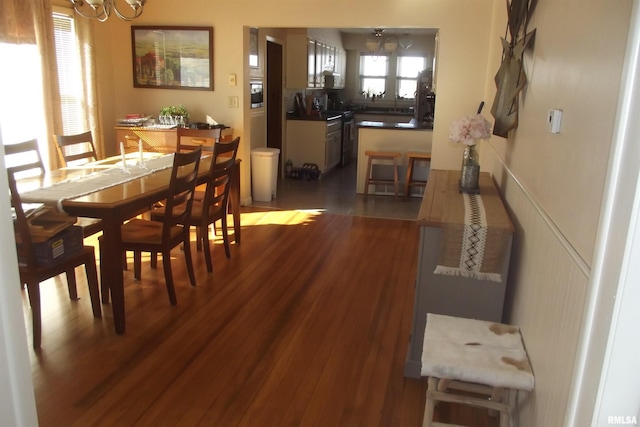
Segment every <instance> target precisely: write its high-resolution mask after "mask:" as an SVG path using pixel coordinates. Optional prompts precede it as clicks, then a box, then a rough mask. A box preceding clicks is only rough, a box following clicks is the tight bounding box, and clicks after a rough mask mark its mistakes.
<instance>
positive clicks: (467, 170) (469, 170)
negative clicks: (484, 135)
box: [460, 145, 480, 193]
mask: <svg viewBox="0 0 640 427" xmlns="http://www.w3.org/2000/svg"><path fill="white" fill-rule="evenodd" d="M479 180H480V156H479V155H478V150H476V146H475V145H467V146H466V147H465V149H464V153H463V154H462V168H461V171H460V191H461V192H463V193H479V192H480V186H479V184H478V182H479Z"/></svg>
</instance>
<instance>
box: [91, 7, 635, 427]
mask: <svg viewBox="0 0 640 427" xmlns="http://www.w3.org/2000/svg"><path fill="white" fill-rule="evenodd" d="M630 5H631V0H617V1H608V2H595V1H589V2H580V3H576V2H567V1H555V0H540V2H539V4H538V10H537V11H536V13H535V15H534V20H533V22H532V27H535V28H537V29H538V33H537V37H536V41H535V49H534V50H533V52H530V53H528V54H527V56H526V69H527V73H528V75H529V79H530V83H529V86H528V87H527V89H526V92H525V93H524V96H523V103H522V111H521V116H520V126H519V128H518V130H517V132H514V133H513V134H512V135H511V136H510V137H509V139H508V140H504V139H502V138H493V139H492V140H491V141H490V142H489V143H487V144H484V143H483V146H482V147H481V164H482V168H483V170H488V171H491V172H492V173H493V174H494V175H495V176H496V179H497V181H498V184H499V185H500V187H501V191H502V193H503V195H504V197H505V201H506V203H507V205H508V207H509V210H510V211H511V213H512V215H513V219H514V223H515V225H516V236H515V239H514V254H513V256H512V260H513V263H512V268H511V273H510V282H509V295H508V299H507V318H506V320H507V321H511V322H514V323H517V324H519V325H520V326H521V327H522V330H523V333H524V337H525V342H526V345H527V348H528V349H529V352H530V355H531V358H532V362H533V367H534V370H535V374H536V390H535V392H534V393H533V394H532V395H531V396H529V397H528V398H527V399H526V401H525V402H524V405H523V410H522V415H521V423H520V425H521V426H532V427H533V426H542V425H545V426H546V425H549V426H551V425H562V424H563V421H564V417H565V411H566V405H567V402H568V395H569V393H570V387H571V372H572V370H573V364H574V360H575V351H576V348H577V341H578V336H579V329H580V324H581V320H582V319H581V316H582V311H583V304H584V299H585V294H586V292H587V283H588V281H589V275H590V268H591V259H592V252H593V248H594V241H595V238H596V229H597V224H598V217H599V210H600V203H601V200H602V191H603V187H604V179H605V171H606V168H607V158H608V152H609V146H610V143H611V136H612V135H611V134H612V123H613V118H614V116H615V107H616V101H617V88H618V85H619V78H620V70H621V64H622V58H623V48H624V42H625V35H626V31H627V23H628V16H629V11H630V7H631V6H630ZM578 6H579V8H578ZM504 7H505V6H504V1H502V0H495V1H492V0H481V1H480V0H448V1H446V2H443V1H437V0H423V1H420V2H416V1H395V2H389V1H385V2H382V1H379V0H375V1H371V0H352V1H350V2H349V9H350V10H366V11H367V13H362V14H356V13H342V14H340V13H336V12H335V11H336V10H344V9H345V6H344V2H343V1H338V0H325V1H324V2H322V3H321V4H319V3H317V2H311V1H303V0H298V1H295V2H292V1H286V0H272V1H269V2H265V1H261V0H245V1H238V2H228V1H227V2H222V1H210V0H191V1H182V2H170V1H166V0H165V1H163V0H151V1H149V2H148V4H147V6H146V7H145V13H144V15H143V17H142V18H141V19H139V20H137V21H136V22H135V24H136V25H149V24H161V25H192V26H194V25H204V26H213V27H214V57H215V66H214V86H215V90H214V91H213V92H201V91H179V90H160V89H134V88H133V86H132V77H131V75H132V70H131V49H130V43H131V41H130V31H129V26H130V24H129V23H124V22H121V21H119V20H117V19H114V18H112V19H111V20H110V22H108V23H106V24H96V25H95V29H96V49H97V50H98V58H99V62H100V64H99V65H100V87H101V92H100V101H101V104H102V105H103V107H104V108H103V124H104V128H105V130H106V132H105V133H106V135H105V136H106V139H105V140H106V141H109V140H113V138H114V134H109V132H110V129H111V125H112V124H113V123H115V120H116V118H118V117H121V116H123V115H124V114H126V113H128V112H146V113H154V112H157V111H158V109H159V108H160V107H161V106H162V105H166V104H175V103H183V104H185V105H187V106H188V107H189V109H190V110H191V111H192V119H193V120H201V119H203V118H204V114H209V115H212V116H213V117H214V118H215V119H216V120H218V121H220V122H223V123H225V124H228V125H230V126H232V127H233V128H234V129H235V130H236V135H240V136H243V137H245V136H246V137H249V136H250V133H251V130H250V125H249V116H248V113H247V110H246V109H245V108H244V107H245V104H246V102H247V99H246V96H245V95H244V94H243V90H242V88H243V87H244V84H245V82H244V80H246V79H247V77H248V71H247V70H246V66H245V64H246V61H245V58H244V53H243V52H244V51H245V49H246V46H247V41H246V37H245V34H246V31H247V30H246V29H245V28H244V27H245V26H256V27H271V28H278V27H318V28H323V27H327V28H331V27H334V28H340V27H363V28H372V27H396V28H397V27H421V28H437V29H439V57H438V63H437V73H438V87H437V94H438V98H437V105H436V110H437V114H436V123H435V126H434V132H433V167H434V168H440V169H455V168H457V167H459V161H460V155H461V148H460V147H457V146H455V145H454V144H452V143H451V142H449V141H448V134H449V125H450V123H451V122H452V121H453V120H454V119H456V118H458V117H460V116H463V115H467V114H472V113H474V112H475V110H476V108H477V106H478V103H479V102H480V101H482V100H484V101H486V103H487V107H486V109H485V113H487V115H488V112H489V109H490V106H491V101H492V97H493V94H494V91H495V89H494V84H493V75H494V73H495V71H496V70H497V67H498V65H499V64H498V61H499V59H500V55H501V52H500V50H499V49H500V48H499V36H501V35H503V34H504V28H505V22H506V21H505V12H504ZM230 73H233V74H236V75H237V76H238V78H239V79H238V80H239V81H238V85H237V86H229V85H228V83H227V81H228V80H227V76H228V75H229V74H230ZM228 96H238V97H240V99H241V105H240V108H238V109H233V108H228V107H227V98H228ZM549 108H561V109H563V110H564V117H563V126H562V132H561V133H560V134H558V135H551V134H548V133H546V131H545V120H546V112H547V110H548V109H549ZM247 139H249V141H251V139H250V138H247ZM243 142H244V143H243V144H242V147H241V153H240V157H242V158H243V159H244V160H245V161H244V162H243V174H242V193H243V194H242V198H243V200H247V199H248V197H250V174H249V171H250V156H249V152H250V147H251V143H250V142H246V141H244V140H243ZM115 145H116V143H115V141H114V147H115Z"/></svg>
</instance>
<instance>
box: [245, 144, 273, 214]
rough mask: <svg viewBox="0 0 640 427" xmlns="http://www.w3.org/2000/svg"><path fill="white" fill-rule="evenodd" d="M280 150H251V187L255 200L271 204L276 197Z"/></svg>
mask: <svg viewBox="0 0 640 427" xmlns="http://www.w3.org/2000/svg"><path fill="white" fill-rule="evenodd" d="M279 157H280V150H279V149H278V148H254V149H253V150H251V186H252V188H253V193H252V196H253V200H255V201H257V202H270V201H271V200H272V199H275V197H276V187H277V184H278V159H279Z"/></svg>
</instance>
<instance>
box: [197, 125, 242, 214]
mask: <svg viewBox="0 0 640 427" xmlns="http://www.w3.org/2000/svg"><path fill="white" fill-rule="evenodd" d="M238 145H240V137H239V136H238V137H236V138H235V139H234V140H233V141H231V142H218V143H217V144H215V146H214V151H213V160H212V162H211V169H210V171H211V172H210V174H209V180H208V181H207V188H206V193H205V195H204V199H203V203H202V209H203V210H207V209H209V210H210V209H211V207H212V206H216V207H217V206H223V207H224V209H226V206H227V203H228V199H229V187H230V182H231V177H232V175H233V170H234V165H235V162H236V155H237V153H238ZM205 216H206V215H204V212H203V215H202V217H203V218H204V217H205Z"/></svg>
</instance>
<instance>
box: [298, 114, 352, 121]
mask: <svg viewBox="0 0 640 427" xmlns="http://www.w3.org/2000/svg"><path fill="white" fill-rule="evenodd" d="M340 118H342V113H331V114H319V115H312V116H296V115H294V114H290V113H287V120H308V121H314V122H318V121H322V122H324V121H327V120H335V119H340Z"/></svg>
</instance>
